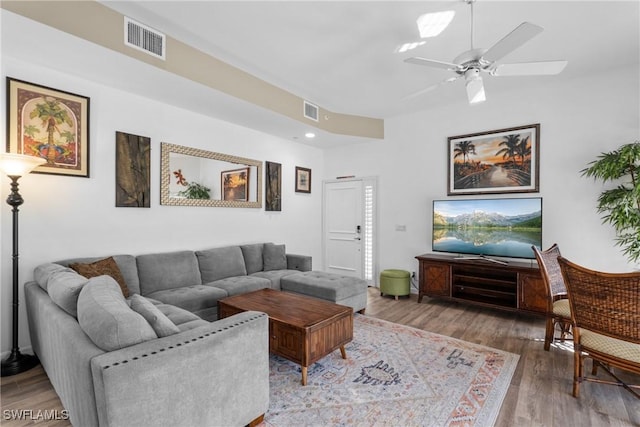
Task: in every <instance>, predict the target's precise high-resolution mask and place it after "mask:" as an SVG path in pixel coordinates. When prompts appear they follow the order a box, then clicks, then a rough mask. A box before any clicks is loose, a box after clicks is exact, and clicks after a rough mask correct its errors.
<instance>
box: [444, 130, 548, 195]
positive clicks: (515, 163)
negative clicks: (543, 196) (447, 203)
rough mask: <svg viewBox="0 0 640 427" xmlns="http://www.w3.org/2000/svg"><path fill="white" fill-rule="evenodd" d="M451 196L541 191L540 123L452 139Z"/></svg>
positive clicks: (449, 174)
mask: <svg viewBox="0 0 640 427" xmlns="http://www.w3.org/2000/svg"><path fill="white" fill-rule="evenodd" d="M448 144H449V151H448V153H449V162H448V165H449V170H448V177H447V194H448V195H449V196H456V195H464V194H500V193H536V192H538V191H539V182H540V177H539V171H540V161H539V159H540V124H539V123H537V124H532V125H527V126H519V127H513V128H507V129H498V130H492V131H488V132H481V133H474V134H467V135H458V136H452V137H449V138H448Z"/></svg>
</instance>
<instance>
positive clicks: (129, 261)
mask: <svg viewBox="0 0 640 427" xmlns="http://www.w3.org/2000/svg"><path fill="white" fill-rule="evenodd" d="M112 257H113V259H114V260H115V262H116V264H118V268H119V269H120V273H122V277H123V278H124V282H125V283H126V284H127V289H129V294H139V293H140V281H139V280H138V267H137V266H136V258H135V257H134V256H133V255H113V256H112ZM104 258H105V257H84V258H72V259H65V260H62V261H56V264H60V265H63V266H65V267H69V265H70V264H74V263H82V264H88V263H92V262H96V261H100V260H101V259H104Z"/></svg>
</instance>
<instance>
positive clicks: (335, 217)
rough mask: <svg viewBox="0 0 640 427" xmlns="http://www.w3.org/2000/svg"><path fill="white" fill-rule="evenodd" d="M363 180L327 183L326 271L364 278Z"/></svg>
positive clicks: (325, 217)
mask: <svg viewBox="0 0 640 427" xmlns="http://www.w3.org/2000/svg"><path fill="white" fill-rule="evenodd" d="M363 199H364V193H363V191H362V181H357V180H354V181H343V182H325V183H324V215H323V218H324V245H323V247H324V262H325V271H327V272H330V273H336V274H341V275H345V276H355V277H359V278H363V274H362V273H363V268H362V267H363V256H362V243H363V241H362V237H363V234H362V232H363V223H364V214H363Z"/></svg>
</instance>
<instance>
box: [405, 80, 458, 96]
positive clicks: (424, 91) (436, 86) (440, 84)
mask: <svg viewBox="0 0 640 427" xmlns="http://www.w3.org/2000/svg"><path fill="white" fill-rule="evenodd" d="M460 77H462V76H456V77H449V78H448V79H445V80H443V81H441V82H440V83H436V84H434V85H431V86H427V87H425V88H424V89H420V90H419V91H417V92H414V93H412V94H409V95H406V96H404V97H403V98H402V100H403V101H406V100H409V99H413V98H417V97H418V96H420V95H423V94H425V93H427V92H431V91H432V90H434V89H437V88H438V87H440V86H442V85H444V84H447V83H451V82H454V81H456V80H458V79H459V78H460Z"/></svg>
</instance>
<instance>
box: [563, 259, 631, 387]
mask: <svg viewBox="0 0 640 427" xmlns="http://www.w3.org/2000/svg"><path fill="white" fill-rule="evenodd" d="M558 262H559V264H560V268H561V269H562V274H563V276H564V280H565V284H566V286H567V291H568V293H569V302H570V304H571V315H572V320H573V337H574V341H573V346H574V347H573V348H574V370H573V396H574V397H578V396H579V395H580V383H581V382H582V381H594V382H600V383H605V384H615V385H619V386H622V387H624V388H625V389H627V390H629V391H630V392H631V393H632V394H634V395H635V396H636V397H637V398H639V399H640V394H638V393H637V392H636V391H635V390H640V385H631V384H625V383H624V382H623V381H622V380H620V378H618V376H616V375H615V374H614V373H613V372H612V369H610V368H614V367H615V368H619V369H622V370H625V371H630V372H633V373H636V374H640V272H634V273H603V272H599V271H594V270H589V269H587V268H584V267H582V266H579V265H577V264H574V263H572V262H570V261H568V260H566V259H565V258H562V257H560V258H559V259H558ZM586 357H588V358H591V359H592V360H593V370H592V376H587V375H585V374H584V366H583V365H584V359H585V358H586ZM598 367H602V368H603V369H604V370H605V371H606V372H608V373H609V374H610V375H611V376H612V377H613V378H614V379H615V380H616V381H605V380H602V379H598V378H595V377H594V376H593V375H595V374H596V373H597V368H598Z"/></svg>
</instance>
